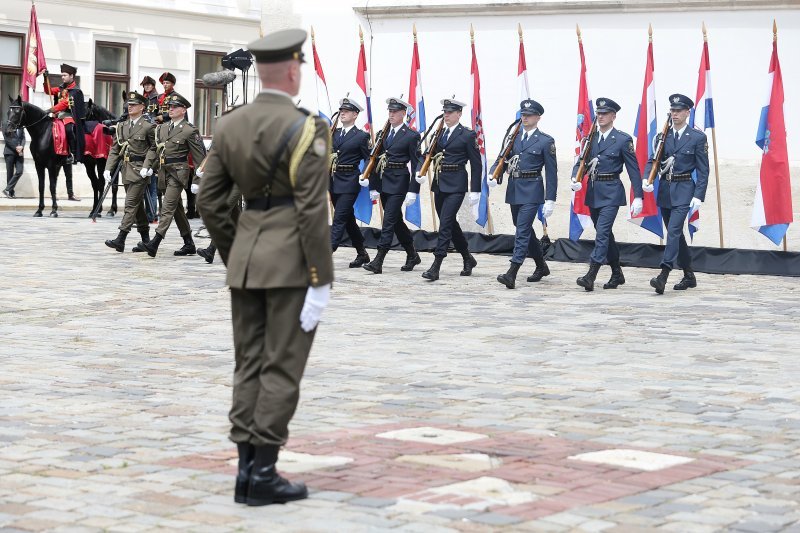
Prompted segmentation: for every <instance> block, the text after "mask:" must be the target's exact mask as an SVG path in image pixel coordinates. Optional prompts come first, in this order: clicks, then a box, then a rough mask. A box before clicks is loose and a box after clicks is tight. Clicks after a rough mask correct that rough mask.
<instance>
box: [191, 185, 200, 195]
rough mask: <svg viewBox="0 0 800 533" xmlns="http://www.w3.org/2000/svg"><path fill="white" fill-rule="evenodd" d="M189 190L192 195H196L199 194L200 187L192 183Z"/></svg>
mask: <svg viewBox="0 0 800 533" xmlns="http://www.w3.org/2000/svg"><path fill="white" fill-rule="evenodd" d="M189 190H190V191H192V194H197V193H198V192H200V185H198V184H196V183H192V186H191V187H189Z"/></svg>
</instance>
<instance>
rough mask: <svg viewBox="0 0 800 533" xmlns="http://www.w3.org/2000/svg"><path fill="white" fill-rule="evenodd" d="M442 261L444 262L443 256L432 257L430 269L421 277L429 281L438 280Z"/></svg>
mask: <svg viewBox="0 0 800 533" xmlns="http://www.w3.org/2000/svg"><path fill="white" fill-rule="evenodd" d="M442 261H444V256H443V255H436V256H434V257H433V264H432V265H431V267H430V268H429V269H428V270H426V271H425V272H423V273H422V277H423V278H425V279H429V280H431V281H436V280H437V279H439V269H440V268H441V266H442Z"/></svg>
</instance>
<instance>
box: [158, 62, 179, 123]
mask: <svg viewBox="0 0 800 533" xmlns="http://www.w3.org/2000/svg"><path fill="white" fill-rule="evenodd" d="M158 81H159V82H160V83H161V85H162V86H163V87H164V92H163V93H161V94H159V95H158V113H157V114H156V122H158V123H159V124H162V123H164V121H166V120H168V119H169V97H170V95H172V93H173V92H175V75H174V74H173V73H171V72H164V73H163V74H161V76H159V77H158Z"/></svg>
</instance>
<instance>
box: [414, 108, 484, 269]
mask: <svg viewBox="0 0 800 533" xmlns="http://www.w3.org/2000/svg"><path fill="white" fill-rule="evenodd" d="M441 104H442V111H445V112H453V111H458V112H460V111H461V110H462V109H463V108H464V106H465V105H466V104H465V103H464V102H459V101H458V100H455V99H445V100H442V101H441ZM432 160H433V161H434V168H433V182H432V183H431V190H432V191H433V193H434V205H435V207H436V214H437V215H438V216H439V236H438V239H437V241H436V248H435V249H434V251H433V255H434V260H433V264H432V265H431V267H430V268H429V269H428V270H426V271H425V272H423V273H422V277H423V278H425V279H428V280H431V281H436V280H437V279H439V269H440V267H441V265H442V261H443V260H444V258H445V257H446V256H447V250H448V249H449V248H450V241H451V240H452V241H453V245H454V247H455V249H456V251H457V252H458V253H460V254H461V257H462V258H463V259H464V269H463V270H462V271H461V275H462V276H469V275H470V274H472V269H473V268H475V266H476V265H477V264H478V262H477V261H476V260H475V258H474V257H473V256H472V254H470V253H469V246H468V245H467V239H466V238H464V232H463V231H462V230H461V226H460V225H459V224H458V220H457V219H456V216H457V215H458V210H459V209H460V208H461V204H462V203H463V202H464V196H465V195H466V194H467V192H469V190H470V189H471V190H473V191H479V190H481V177H482V172H481V170H482V167H483V162H482V160H481V153H480V150H479V149H478V141H477V135H476V134H475V132H474V131H472V130H471V129H469V128H465V127H464V126H462V125H461V124H460V123H456V124H454V125H453V126H450V127H447V126H444V127H443V128H442V132H441V134H440V136H439V139H438V141H437V143H436V150H435V152H434V153H433V159H432ZM467 163H469V166H470V174H469V176H468V175H467V168H466V165H467ZM417 171H419V169H417ZM418 181H424V179H422V178H420V180H418ZM417 201H419V200H418V199H417Z"/></svg>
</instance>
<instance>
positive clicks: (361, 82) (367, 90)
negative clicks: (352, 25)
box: [356, 28, 372, 132]
mask: <svg viewBox="0 0 800 533" xmlns="http://www.w3.org/2000/svg"><path fill="white" fill-rule="evenodd" d="M358 33H359V37H360V39H361V48H360V49H359V51H358V66H357V67H356V85H358V88H359V89H361V92H362V93H363V94H364V100H365V101H366V103H367V105H366V107H367V121H366V123H365V124H363V125H361V127H363V128H364V129H365V130H366V131H368V132H372V102H371V101H370V100H371V97H372V89H371V87H370V86H369V78H368V77H367V53H366V52H365V51H364V35H363V34H362V33H361V28H359V29H358ZM358 122H361V120H359V121H358Z"/></svg>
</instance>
